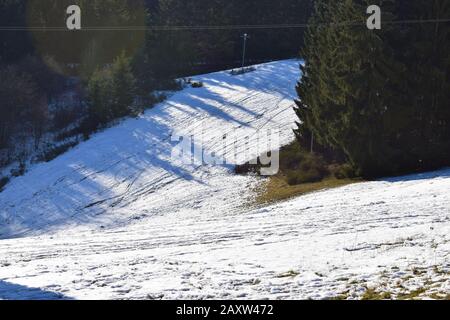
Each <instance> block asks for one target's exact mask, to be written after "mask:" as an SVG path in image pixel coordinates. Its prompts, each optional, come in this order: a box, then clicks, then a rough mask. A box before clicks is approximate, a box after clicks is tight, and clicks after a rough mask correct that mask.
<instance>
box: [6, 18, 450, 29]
mask: <svg viewBox="0 0 450 320" xmlns="http://www.w3.org/2000/svg"><path fill="white" fill-rule="evenodd" d="M448 22H450V18H448V19H427V20H390V21H383V22H382V24H383V25H397V24H427V23H448ZM365 25H366V22H365V21H364V22H361V21H344V22H339V23H316V24H311V23H300V24H261V25H216V26H208V25H203V26H122V27H121V26H110V27H108V26H103V27H83V28H82V29H81V30H77V31H195V30H242V29H246V30H251V29H300V28H308V27H321V26H330V27H345V26H365ZM0 31H43V32H46V31H70V30H68V29H67V28H66V27H39V26H34V27H33V26H31V27H24V26H0Z"/></svg>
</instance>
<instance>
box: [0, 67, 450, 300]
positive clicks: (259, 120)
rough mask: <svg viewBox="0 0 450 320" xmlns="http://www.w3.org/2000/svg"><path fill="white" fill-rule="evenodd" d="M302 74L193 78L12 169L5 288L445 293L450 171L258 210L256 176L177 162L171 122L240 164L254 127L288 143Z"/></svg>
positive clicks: (0, 287) (263, 145) (0, 284)
mask: <svg viewBox="0 0 450 320" xmlns="http://www.w3.org/2000/svg"><path fill="white" fill-rule="evenodd" d="M299 76H300V74H299V68H298V62H297V61H282V62H275V63H269V64H265V65H261V66H258V67H257V70H256V71H254V72H251V73H248V74H245V75H240V76H231V75H230V74H228V73H227V72H220V73H215V74H209V75H204V76H199V77H195V78H194V80H195V81H199V82H202V83H203V87H202V88H195V89H194V88H189V89H185V90H183V91H182V92H179V93H176V94H175V95H173V96H172V97H171V98H169V99H168V100H167V101H166V102H164V103H162V104H161V105H159V106H157V107H156V108H154V109H152V110H149V111H148V112H146V113H145V114H144V115H143V116H141V117H139V118H138V119H130V120H127V121H124V122H123V123H121V124H120V125H118V126H116V127H114V128H111V129H108V130H106V131H105V132H102V133H99V134H97V135H95V136H94V137H93V138H92V139H91V140H89V141H87V142H85V143H82V144H81V145H79V146H78V147H76V148H75V149H73V150H71V151H70V152H68V153H67V154H65V155H63V156H61V157H59V158H57V159H55V160H54V161H52V162H50V163H47V164H40V165H37V166H36V167H34V168H32V170H30V172H28V173H27V174H26V175H25V176H23V177H20V178H17V179H15V180H13V181H12V182H11V183H10V184H9V185H8V187H7V188H6V189H5V191H4V192H3V193H0V238H2V239H3V240H0V299H14V298H33V299H40V298H50V299H59V298H61V299H70V298H75V299H91V298H92V299H98V298H103V299H128V298H131V299H170V298H188V299H197V298H206V299H210V298H225V299H228V298H251V299H255V298H256V299H262V298H274V299H282V298H288V299H298V298H314V299H321V298H337V297H339V298H361V297H362V296H363V295H364V294H367V292H368V291H369V290H368V289H375V291H377V292H385V293H386V294H387V293H389V294H391V295H392V296H396V297H421V298H427V297H444V296H445V295H446V294H448V293H449V292H450V277H449V274H450V262H449V261H450V259H449V254H450V193H449V192H448V190H449V189H450V170H442V171H438V172H434V173H429V174H423V175H415V176H408V177H403V178H396V179H385V180H381V181H375V182H369V183H360V184H355V185H350V186H346V187H342V188H338V189H334V190H329V191H322V192H318V193H313V194H309V195H306V196H302V197H298V198H296V199H292V200H289V201H285V202H282V203H279V204H275V205H271V206H268V207H264V208H252V207H249V206H247V205H246V204H247V203H248V201H249V199H250V198H251V197H252V189H253V188H254V187H256V186H257V185H258V184H259V183H260V182H261V181H260V180H259V179H256V178H253V177H243V176H236V175H234V174H233V172H232V166H229V165H199V164H198V163H197V162H196V163H194V164H192V165H189V164H185V163H183V162H182V161H178V160H174V158H173V157H171V153H172V151H173V147H174V146H175V145H176V144H177V142H176V141H172V139H171V136H172V135H173V134H174V133H175V135H179V136H190V135H195V136H198V134H199V133H202V137H203V139H202V140H203V141H202V143H203V145H204V147H205V149H207V150H208V151H210V152H212V151H213V152H215V155H216V157H218V158H223V157H225V155H224V153H225V151H226V150H227V147H224V144H223V141H222V140H224V139H223V137H224V135H234V136H235V137H236V139H237V140H236V143H235V145H234V146H233V148H234V149H235V150H237V152H238V159H233V160H234V162H233V161H228V163H231V164H233V163H241V162H244V161H246V160H250V159H252V157H253V156H254V155H253V152H251V150H249V148H248V146H249V145H252V144H255V141H257V140H255V139H256V137H255V130H256V129H259V130H269V129H271V130H272V131H275V130H277V129H280V130H281V132H280V141H281V143H282V144H286V143H288V142H289V141H291V140H292V139H293V135H292V131H291V127H292V125H293V120H294V119H295V116H294V113H293V110H292V104H293V98H294V97H295V90H294V87H295V84H296V81H297V80H298V78H299ZM247 138H248V139H249V141H250V143H247ZM258 141H259V143H258V145H259V146H260V150H258V151H263V150H264V151H267V150H268V149H269V147H268V145H267V141H265V140H264V139H259V140H258ZM252 142H253V143H252ZM402 295H403V296H402Z"/></svg>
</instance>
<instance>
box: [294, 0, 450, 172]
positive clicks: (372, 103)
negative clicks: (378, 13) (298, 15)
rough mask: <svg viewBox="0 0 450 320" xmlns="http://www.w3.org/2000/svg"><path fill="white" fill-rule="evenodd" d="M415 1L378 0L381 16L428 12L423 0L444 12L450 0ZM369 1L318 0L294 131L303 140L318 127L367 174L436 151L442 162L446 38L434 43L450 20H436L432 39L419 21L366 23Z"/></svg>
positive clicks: (413, 164)
mask: <svg viewBox="0 0 450 320" xmlns="http://www.w3.org/2000/svg"><path fill="white" fill-rule="evenodd" d="M413 2H414V1H413ZM413 2H406V1H396V2H394V1H379V3H378V4H379V5H380V6H381V7H382V12H383V21H385V22H389V21H392V20H393V19H396V16H397V15H400V14H401V15H405V13H406V15H408V14H409V15H410V17H411V18H412V17H414V15H415V14H419V16H418V17H422V16H421V15H420V13H419V12H421V11H422V12H428V10H424V7H426V8H428V9H430V10H431V12H434V13H436V12H437V11H440V12H442V10H443V7H446V6H444V5H443V3H444V2H447V4H448V1H445V0H444V1H435V2H434V3H433V4H431V3H423V2H421V5H420V6H418V2H417V1H416V2H415V3H413ZM437 3H439V5H438V4H437ZM369 4H373V1H370V3H369V1H365V0H345V1H340V2H336V1H329V0H320V1H317V3H316V9H315V14H314V17H313V18H312V20H311V26H310V28H309V30H308V32H307V36H306V49H305V50H304V52H303V56H304V58H305V66H304V67H303V68H302V69H303V73H304V76H303V79H302V81H301V83H299V85H298V87H297V91H298V95H299V100H298V101H297V108H296V113H297V115H298V117H299V122H298V130H296V134H297V136H298V138H299V139H300V141H302V142H303V143H304V144H305V140H308V139H310V136H311V134H313V135H314V137H315V138H316V141H317V142H318V143H319V144H321V145H325V146H329V147H332V148H334V149H336V150H337V151H338V152H343V153H344V154H345V155H346V157H347V159H348V161H349V162H350V163H351V164H353V166H354V167H355V168H356V169H358V170H359V172H360V173H361V174H362V175H364V176H367V177H373V176H380V175H384V174H398V173H403V172H408V171H411V170H415V169H423V168H424V166H423V163H424V159H428V160H429V159H431V158H433V157H435V156H437V155H439V156H440V159H441V161H440V164H442V163H444V162H445V160H446V161H448V160H449V159H448V157H449V156H448V152H447V153H445V150H444V149H443V148H445V147H446V146H445V145H446V144H447V147H448V142H446V139H445V138H444V135H445V133H448V121H446V120H444V119H443V118H445V117H446V114H448V108H444V105H445V104H448V102H449V99H448V92H449V91H448V87H447V85H448V70H449V68H448V56H449V51H448V47H447V44H445V45H443V46H442V47H440V49H439V50H437V51H436V48H437V47H436V44H437V43H439V42H442V41H445V37H448V25H442V24H438V26H439V28H437V26H435V27H436V28H437V30H438V31H439V32H436V34H435V35H434V37H436V38H435V39H434V40H430V35H429V34H428V32H427V31H426V30H427V27H425V25H427V24H426V23H423V24H416V25H415V27H414V28H411V27H410V26H409V25H402V24H391V23H385V24H383V27H382V29H381V30H368V29H367V28H366V26H365V21H366V19H367V15H366V9H367V7H368V6H369ZM419 8H420V9H419ZM429 16H430V18H431V17H433V13H431V14H429ZM433 18H436V16H434V17H433ZM416 28H417V29H418V30H419V31H420V32H417V31H418V30H416V31H414V29H416ZM413 32H415V33H414V34H415V36H413ZM434 41H436V43H435V44H434V45H433V42H434ZM445 42H446V43H448V40H447V41H445ZM411 43H414V44H413V45H412V44H411ZM408 46H410V47H408ZM433 52H434V53H433ZM436 55H438V57H436ZM433 57H436V58H435V59H433ZM446 63H447V64H446ZM446 66H447V67H446ZM420 70H422V71H421V72H420ZM429 86H431V87H432V88H430V87H429ZM446 89H447V90H446ZM438 97H439V98H438ZM437 101H440V105H438V104H437ZM438 110H439V111H438ZM436 116H437V117H438V118H439V119H440V120H438V119H437V118H435V117H436ZM447 119H448V118H447ZM419 128H420V129H419ZM438 128H440V129H438ZM427 130H428V131H427ZM446 130H447V131H446ZM432 145H434V149H433V150H434V155H433V156H431V154H433V153H431V152H430V151H431V149H430V148H431V146H432ZM437 164H438V163H437V162H436V161H434V163H432V162H431V161H427V165H428V166H432V165H437Z"/></svg>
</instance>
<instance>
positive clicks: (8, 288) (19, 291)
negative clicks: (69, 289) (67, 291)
mask: <svg viewBox="0 0 450 320" xmlns="http://www.w3.org/2000/svg"><path fill="white" fill-rule="evenodd" d="M0 300H72V298H70V297H67V296H65V295H63V294H62V293H58V292H52V291H45V290H43V289H40V288H31V287H27V286H24V285H20V284H15V283H10V282H6V281H2V280H0Z"/></svg>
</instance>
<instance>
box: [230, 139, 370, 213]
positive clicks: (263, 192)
mask: <svg viewBox="0 0 450 320" xmlns="http://www.w3.org/2000/svg"><path fill="white" fill-rule="evenodd" d="M279 156H280V170H279V172H278V174H276V175H275V176H271V177H268V178H267V179H265V181H264V183H263V184H262V185H261V186H260V187H259V188H258V189H257V190H255V193H256V199H255V200H256V201H255V202H256V204H257V205H259V204H268V203H273V202H277V201H282V200H286V199H290V198H293V197H296V196H300V195H304V194H307V193H311V192H315V191H320V190H325V189H331V188H336V187H342V186H345V185H348V184H352V183H356V182H360V181H362V179H360V178H354V176H355V174H354V173H353V171H352V169H351V167H350V166H349V165H348V164H346V163H342V162H338V161H336V160H334V159H330V158H329V159H325V158H324V157H323V156H322V155H320V154H316V153H310V152H309V151H307V150H303V149H302V148H301V147H300V145H299V144H298V143H297V142H293V143H291V144H290V145H287V146H285V147H283V148H281V150H280V153H279ZM257 160H258V161H257V163H258V164H251V163H250V162H248V163H245V164H243V165H240V166H237V167H236V170H235V171H236V173H238V174H249V173H250V174H260V170H261V168H262V165H261V162H260V159H259V158H258V159H257Z"/></svg>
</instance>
